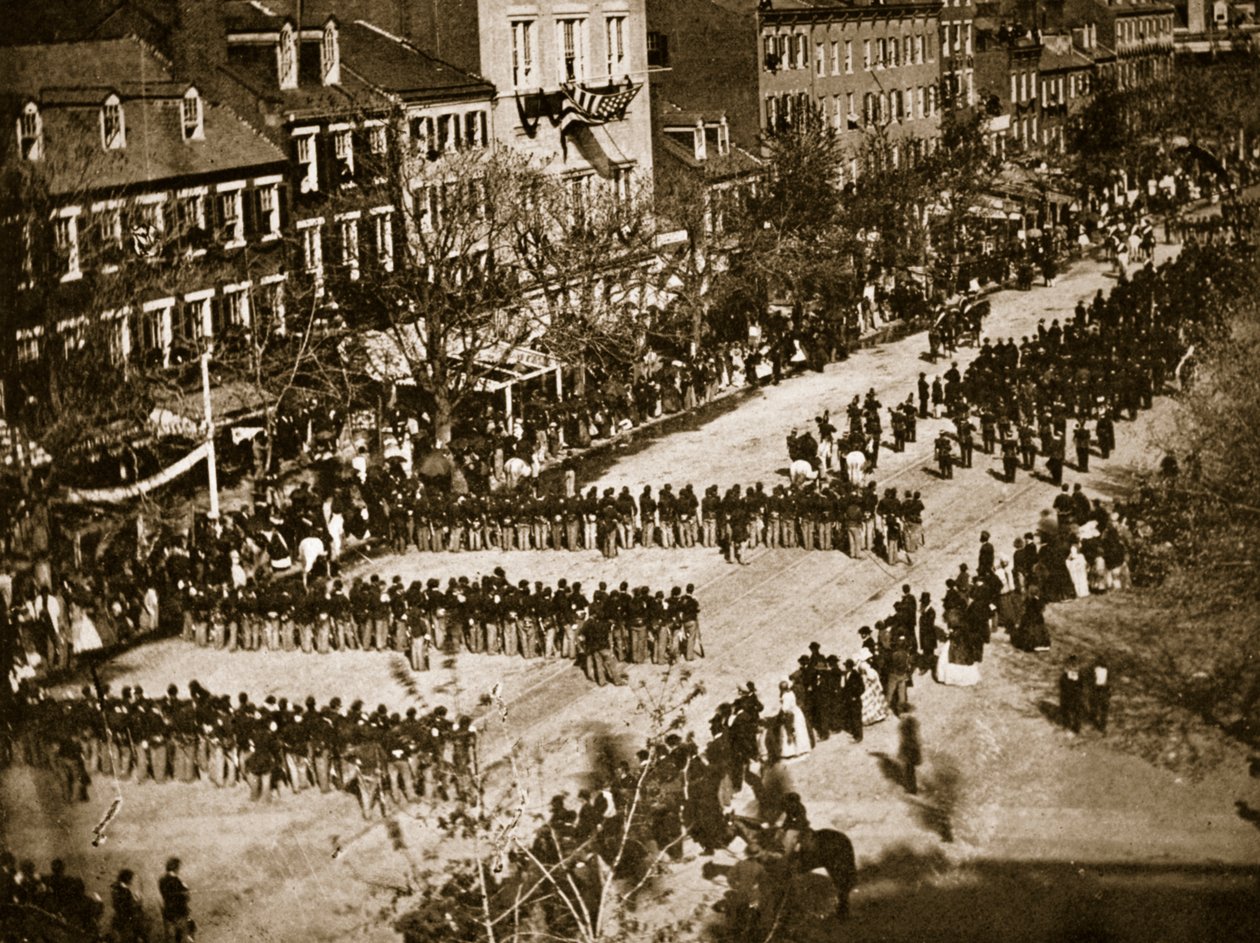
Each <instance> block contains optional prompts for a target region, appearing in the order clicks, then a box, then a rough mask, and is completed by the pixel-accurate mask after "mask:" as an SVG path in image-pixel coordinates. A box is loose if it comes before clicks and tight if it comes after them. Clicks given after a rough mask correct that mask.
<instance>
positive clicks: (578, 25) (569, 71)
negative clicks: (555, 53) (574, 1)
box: [556, 18, 586, 82]
mask: <svg viewBox="0 0 1260 943" xmlns="http://www.w3.org/2000/svg"><path fill="white" fill-rule="evenodd" d="M556 30H557V34H558V38H557V42H556V47H557V48H558V49H559V50H560V81H561V82H581V81H584V80H585V79H586V20H584V19H578V18H567V19H562V20H557V21H556Z"/></svg>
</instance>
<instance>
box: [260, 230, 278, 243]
mask: <svg viewBox="0 0 1260 943" xmlns="http://www.w3.org/2000/svg"><path fill="white" fill-rule="evenodd" d="M279 238H280V233H279V232H269V233H263V236H262V238H261V239H259V240H258V241H259V242H275V241H276V240H277V239H279Z"/></svg>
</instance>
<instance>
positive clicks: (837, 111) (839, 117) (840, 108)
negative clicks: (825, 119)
mask: <svg viewBox="0 0 1260 943" xmlns="http://www.w3.org/2000/svg"><path fill="white" fill-rule="evenodd" d="M831 126H832V127H833V128H835V129H836V130H837V131H843V130H844V99H843V98H842V97H841V96H839V95H836V96H833V98H832V100H831Z"/></svg>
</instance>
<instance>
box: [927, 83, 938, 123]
mask: <svg viewBox="0 0 1260 943" xmlns="http://www.w3.org/2000/svg"><path fill="white" fill-rule="evenodd" d="M936 95H937V92H936V86H935V85H929V86H928V89H927V116H928V117H929V118H930V117H932V116H933V115H934V114H936Z"/></svg>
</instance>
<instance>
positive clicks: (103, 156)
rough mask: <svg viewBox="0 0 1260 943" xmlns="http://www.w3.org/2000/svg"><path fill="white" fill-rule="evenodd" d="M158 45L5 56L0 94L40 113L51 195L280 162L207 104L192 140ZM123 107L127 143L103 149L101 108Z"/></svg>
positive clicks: (65, 47)
mask: <svg viewBox="0 0 1260 943" xmlns="http://www.w3.org/2000/svg"><path fill="white" fill-rule="evenodd" d="M190 87H192V86H191V84H190V83H188V82H181V81H178V80H177V79H176V78H175V77H174V75H173V74H172V72H171V67H170V65H169V63H167V61H166V60H165V59H163V58H162V57H161V56H160V55H158V53H156V52H155V51H154V50H153V49H151V48H149V47H148V46H147V45H145V44H144V43H142V42H140V41H139V40H137V39H134V38H128V39H111V40H100V41H97V42H76V43H55V44H49V45H40V46H12V47H9V48H8V49H6V50H5V53H4V55H3V56H0V93H5V94H8V95H9V96H11V97H13V98H21V99H30V100H32V101H34V102H36V103H37V104H38V106H39V109H40V118H41V121H42V125H43V134H44V140H45V158H44V161H45V167H46V168H47V170H48V172H49V173H50V174H51V176H52V179H51V180H50V182H49V184H50V187H51V189H52V191H53V192H54V193H70V192H84V191H99V190H104V189H114V188H122V187H128V186H135V185H138V184H144V183H148V182H151V181H155V180H163V179H169V178H187V177H196V176H203V175H210V174H219V173H222V172H224V171H231V170H235V169H238V168H247V167H248V168H256V167H261V166H267V165H280V164H283V163H284V161H285V156H284V154H283V153H282V152H281V151H280V150H279V149H278V148H277V147H275V146H274V145H272V144H271V143H270V142H268V141H267V140H266V139H264V138H263V137H262V136H260V135H259V134H257V133H256V132H255V131H254V130H253V129H252V128H250V126H249V125H248V124H246V123H245V122H244V121H242V120H241V119H240V118H238V117H237V116H236V115H235V114H234V113H233V112H231V111H230V110H228V109H227V108H224V107H222V106H220V105H216V104H214V103H212V102H209V101H206V100H205V99H203V100H202V126H203V135H202V137H201V138H200V139H196V140H186V139H185V137H184V131H183V124H182V119H181V102H182V100H183V96H184V93H185V92H186V91H187V90H188V89H189V88H190ZM111 93H116V94H117V95H118V97H119V99H120V100H121V102H122V106H123V120H124V125H125V129H126V131H125V138H126V145H125V146H124V147H122V148H118V149H116V150H106V149H105V148H104V146H103V145H102V143H101V125H100V120H101V119H100V107H101V105H102V104H103V103H104V101H105V98H106V96H107V95H109V94H111Z"/></svg>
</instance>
